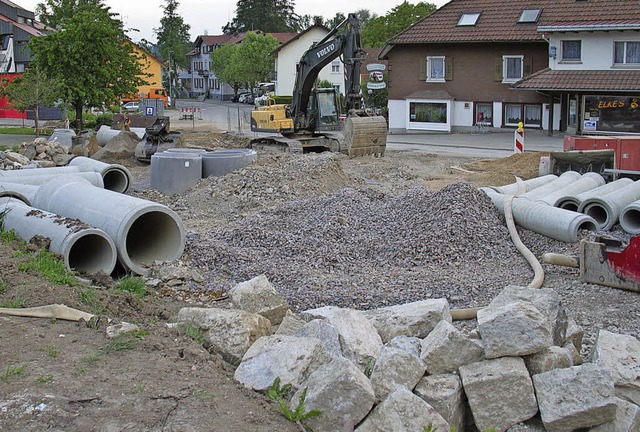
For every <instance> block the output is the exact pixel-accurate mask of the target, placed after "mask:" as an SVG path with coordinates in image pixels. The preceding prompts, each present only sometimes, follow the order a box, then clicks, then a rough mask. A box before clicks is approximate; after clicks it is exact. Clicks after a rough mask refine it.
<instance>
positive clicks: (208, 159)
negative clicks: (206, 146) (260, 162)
mask: <svg viewBox="0 0 640 432" xmlns="http://www.w3.org/2000/svg"><path fill="white" fill-rule="evenodd" d="M247 150H248V151H247ZM257 157H258V153H257V152H256V151H255V150H251V149H237V151H236V150H235V149H226V150H218V151H214V152H213V153H207V154H204V155H202V177H203V178H204V177H211V176H215V177H223V176H224V175H226V174H228V173H230V172H233V171H236V170H239V169H242V168H244V167H246V166H248V165H250V164H251V163H252V162H253V161H255V160H256V159H257Z"/></svg>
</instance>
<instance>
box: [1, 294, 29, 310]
mask: <svg viewBox="0 0 640 432" xmlns="http://www.w3.org/2000/svg"><path fill="white" fill-rule="evenodd" d="M26 303H27V301H26V300H25V299H24V298H22V297H20V296H17V295H15V296H13V297H12V298H10V299H6V300H3V301H0V308H10V309H19V308H21V307H24V305H25V304H26Z"/></svg>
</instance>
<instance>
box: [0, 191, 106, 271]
mask: <svg viewBox="0 0 640 432" xmlns="http://www.w3.org/2000/svg"><path fill="white" fill-rule="evenodd" d="M0 211H6V213H5V215H4V229H5V230H14V231H15V233H16V234H17V235H18V236H19V237H20V238H22V239H23V240H24V241H27V242H28V241H30V240H31V239H32V238H33V237H34V236H36V235H39V236H42V237H46V238H48V239H49V240H51V244H50V245H49V250H51V251H52V252H55V253H57V254H60V255H61V256H62V258H63V261H64V263H65V264H66V266H67V267H68V268H69V269H71V270H76V271H78V272H81V273H87V274H93V273H96V272H98V271H103V272H105V273H106V274H110V273H111V272H112V271H113V269H114V268H115V265H116V245H115V244H114V243H113V240H112V239H111V238H110V237H109V236H108V235H107V234H105V232H104V231H102V230H99V229H97V228H93V227H90V226H88V225H85V224H84V223H82V222H80V221H78V220H75V219H68V218H64V217H61V216H58V215H56V214H53V213H49V212H46V211H42V210H38V209H35V208H33V207H30V206H28V205H26V204H25V203H23V202H21V201H18V200H16V199H13V198H0Z"/></svg>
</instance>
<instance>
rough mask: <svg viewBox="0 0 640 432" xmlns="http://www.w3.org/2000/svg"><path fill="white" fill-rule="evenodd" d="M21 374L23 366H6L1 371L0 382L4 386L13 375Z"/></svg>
mask: <svg viewBox="0 0 640 432" xmlns="http://www.w3.org/2000/svg"><path fill="white" fill-rule="evenodd" d="M22 372H24V366H21V365H7V367H6V368H5V369H4V371H2V373H1V374H0V382H2V383H3V384H4V383H6V382H7V381H9V378H11V377H12V376H14V375H20V374H21V373H22Z"/></svg>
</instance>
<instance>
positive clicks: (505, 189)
mask: <svg viewBox="0 0 640 432" xmlns="http://www.w3.org/2000/svg"><path fill="white" fill-rule="evenodd" d="M557 178H558V176H557V175H555V174H548V175H545V176H542V177H534V178H532V179H529V180H525V181H523V182H522V183H523V184H524V188H525V192H529V191H531V190H534V189H536V188H538V187H540V186H543V185H545V184H547V183H549V182H552V181H554V180H555V179H557ZM490 188H491V189H493V190H495V191H496V192H499V193H501V194H504V195H515V194H516V192H517V191H518V183H517V182H516V183H511V184H508V185H505V186H490Z"/></svg>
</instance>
